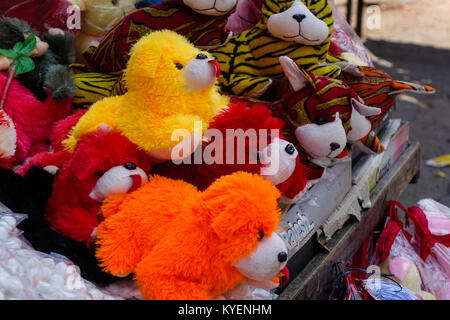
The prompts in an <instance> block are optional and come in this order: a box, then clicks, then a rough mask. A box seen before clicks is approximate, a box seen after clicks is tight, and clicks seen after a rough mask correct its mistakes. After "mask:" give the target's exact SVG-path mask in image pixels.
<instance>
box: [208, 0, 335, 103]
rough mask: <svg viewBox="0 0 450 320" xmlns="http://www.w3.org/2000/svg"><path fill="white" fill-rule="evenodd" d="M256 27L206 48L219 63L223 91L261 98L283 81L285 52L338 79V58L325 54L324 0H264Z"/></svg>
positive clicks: (329, 24) (329, 23)
mask: <svg viewBox="0 0 450 320" xmlns="http://www.w3.org/2000/svg"><path fill="white" fill-rule="evenodd" d="M261 11H262V16H261V19H260V20H259V22H258V23H257V24H256V26H255V27H254V28H252V29H250V30H247V31H244V32H242V33H240V34H237V35H235V36H233V37H232V38H231V39H230V41H229V42H228V43H227V44H226V45H225V46H222V47H219V48H216V49H214V50H210V52H211V53H212V54H213V55H214V56H215V57H216V59H217V61H219V63H220V66H221V69H222V72H221V77H220V78H219V82H220V84H221V86H222V89H223V91H225V92H228V93H230V94H233V95H238V96H251V97H259V96H261V95H262V94H263V93H264V92H265V91H266V90H267V89H268V87H269V86H270V85H271V84H272V82H273V81H274V80H276V79H283V77H284V75H283V70H282V68H281V66H280V63H279V57H280V56H288V57H289V58H291V59H292V60H294V61H295V62H296V63H297V64H298V65H300V66H301V67H302V68H303V69H305V70H308V71H310V72H312V73H313V74H314V75H316V76H327V77H337V76H338V75H339V74H340V71H341V69H340V67H339V66H338V65H336V64H334V65H333V64H332V63H335V62H340V61H342V60H339V58H335V57H332V56H329V55H328V48H329V46H330V37H331V32H332V30H333V15H332V11H331V7H330V5H329V3H328V1H327V0H301V1H300V0H264V2H263V5H262V9H261Z"/></svg>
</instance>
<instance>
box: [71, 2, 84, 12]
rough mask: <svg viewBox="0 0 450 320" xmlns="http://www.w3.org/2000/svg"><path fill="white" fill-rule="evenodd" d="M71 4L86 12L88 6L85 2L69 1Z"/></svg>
mask: <svg viewBox="0 0 450 320" xmlns="http://www.w3.org/2000/svg"><path fill="white" fill-rule="evenodd" d="M69 2H71V3H72V4H74V5H76V6H77V7H78V8H80V10H81V11H86V5H85V3H84V1H83V0H69Z"/></svg>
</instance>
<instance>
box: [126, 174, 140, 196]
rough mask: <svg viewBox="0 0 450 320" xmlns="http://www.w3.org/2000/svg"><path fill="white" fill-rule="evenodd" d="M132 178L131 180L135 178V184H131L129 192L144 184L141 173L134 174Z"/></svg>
mask: <svg viewBox="0 0 450 320" xmlns="http://www.w3.org/2000/svg"><path fill="white" fill-rule="evenodd" d="M130 178H131V180H133V184H132V185H131V188H130V189H129V190H128V193H130V192H133V191H134V190H136V189H138V188H139V187H140V186H141V185H142V178H141V176H140V175H139V174H132V175H131V176H130Z"/></svg>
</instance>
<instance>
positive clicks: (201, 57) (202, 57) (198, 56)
mask: <svg viewBox="0 0 450 320" xmlns="http://www.w3.org/2000/svg"><path fill="white" fill-rule="evenodd" d="M197 59H201V60H204V59H208V56H207V55H206V54H204V53H199V54H198V55H197Z"/></svg>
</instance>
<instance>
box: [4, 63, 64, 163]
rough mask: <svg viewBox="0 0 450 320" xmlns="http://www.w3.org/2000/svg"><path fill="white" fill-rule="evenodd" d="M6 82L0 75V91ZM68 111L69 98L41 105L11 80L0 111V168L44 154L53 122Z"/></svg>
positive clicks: (48, 100)
mask: <svg viewBox="0 0 450 320" xmlns="http://www.w3.org/2000/svg"><path fill="white" fill-rule="evenodd" d="M7 80H8V75H7V73H4V72H0V88H5V85H6V82H7ZM2 91H3V89H2ZM70 110H71V99H64V100H58V101H55V100H53V99H52V98H51V96H49V97H48V98H47V99H46V100H45V101H44V102H42V101H40V100H38V99H37V98H36V97H35V96H34V95H33V94H32V93H31V91H29V90H28V89H26V88H25V87H23V86H22V85H21V84H20V83H19V82H18V81H17V80H15V79H13V80H12V81H11V85H10V87H9V90H8V93H7V95H6V100H5V105H4V110H0V140H1V141H2V142H1V143H0V159H2V160H0V165H2V163H3V165H4V166H6V167H10V166H11V165H20V164H22V163H23V162H24V161H25V160H26V159H27V158H29V157H31V156H33V155H35V154H37V153H38V152H42V151H48V150H49V145H48V143H47V140H48V139H49V137H50V134H51V131H52V128H53V125H54V123H55V122H56V121H57V120H60V119H62V118H64V117H66V116H67V115H68V114H69V113H70ZM7 159H8V160H7ZM8 163H9V165H8Z"/></svg>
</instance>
